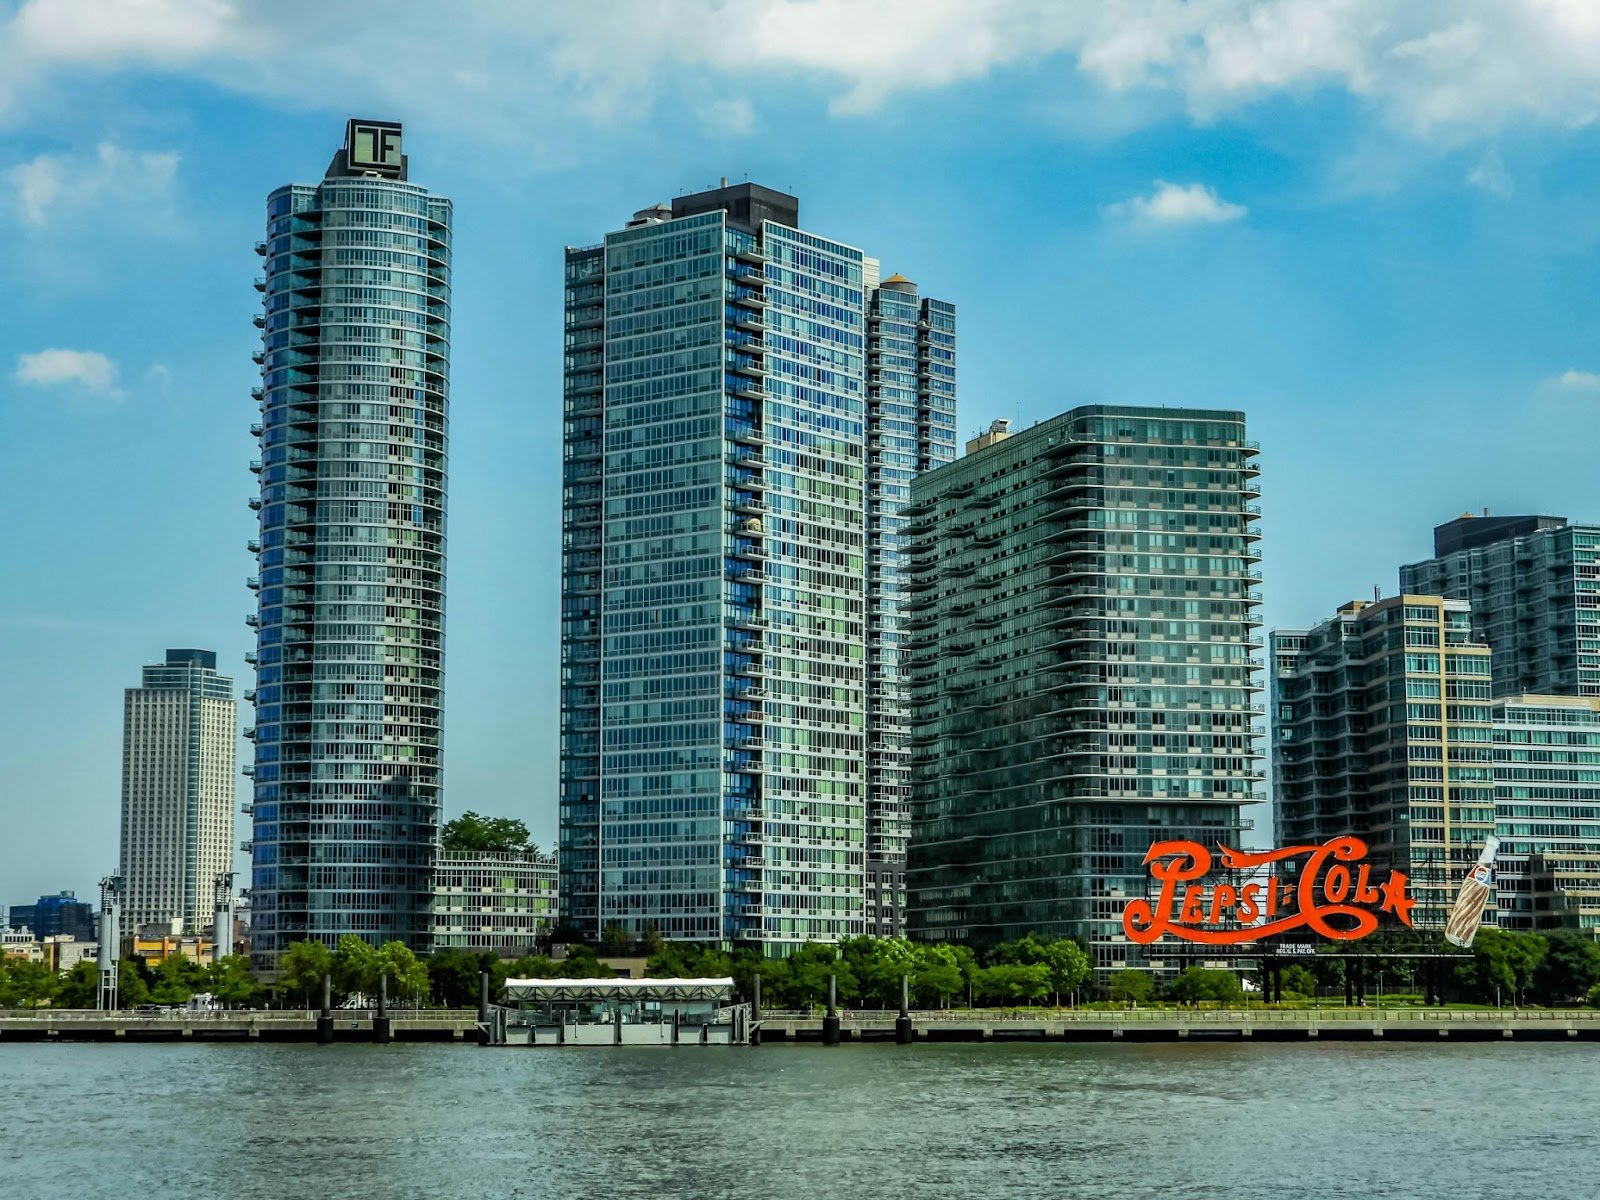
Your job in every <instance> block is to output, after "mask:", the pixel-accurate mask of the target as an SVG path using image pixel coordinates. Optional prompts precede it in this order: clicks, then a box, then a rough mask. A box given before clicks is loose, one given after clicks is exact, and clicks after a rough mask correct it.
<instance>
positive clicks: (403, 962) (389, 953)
mask: <svg viewBox="0 0 1600 1200" xmlns="http://www.w3.org/2000/svg"><path fill="white" fill-rule="evenodd" d="M372 958H373V967H374V972H373V977H372V987H371V990H372V991H373V992H377V990H378V988H379V981H380V980H381V979H384V978H387V979H388V980H389V998H390V999H391V1000H421V999H422V998H423V997H424V996H426V995H427V994H428V968H427V967H426V966H424V965H423V963H422V960H421V959H419V958H418V957H417V956H416V955H415V954H414V953H412V951H411V947H410V946H407V945H406V944H405V943H404V942H399V941H395V942H385V943H384V944H383V945H381V946H379V947H378V949H377V952H376V953H375V954H374V955H373V956H372Z"/></svg>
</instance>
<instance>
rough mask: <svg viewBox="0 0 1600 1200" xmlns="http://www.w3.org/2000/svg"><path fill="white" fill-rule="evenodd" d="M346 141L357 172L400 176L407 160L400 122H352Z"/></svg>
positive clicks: (350, 161) (351, 160)
mask: <svg viewBox="0 0 1600 1200" xmlns="http://www.w3.org/2000/svg"><path fill="white" fill-rule="evenodd" d="M346 138H347V139H348V140H347V145H348V146H349V159H348V161H349V163H350V166H351V167H352V168H353V169H355V170H358V171H377V172H379V173H381V174H384V175H393V176H397V177H398V176H399V174H400V172H401V170H402V168H403V167H404V165H405V160H404V158H402V157H401V154H400V126H399V124H398V123H397V122H394V121H361V120H352V121H351V122H350V127H349V130H348V131H347V133H346Z"/></svg>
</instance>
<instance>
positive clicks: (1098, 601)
mask: <svg viewBox="0 0 1600 1200" xmlns="http://www.w3.org/2000/svg"><path fill="white" fill-rule="evenodd" d="M999 424H1000V423H997V426H999ZM1244 435H1245V424H1244V415H1243V414H1242V413H1239V412H1232V411H1213V410H1204V409H1182V408H1173V409H1149V408H1123V407H1112V406H1099V405H1096V406H1090V407H1085V408H1079V409H1074V410H1072V411H1070V412H1068V413H1065V414H1063V415H1061V416H1058V417H1054V418H1052V419H1050V420H1048V421H1043V422H1041V423H1039V424H1037V425H1035V426H1033V427H1032V428H1030V429H1027V430H1024V431H1021V432H1019V433H1015V434H1012V433H1009V432H1008V431H1007V430H1006V429H1004V428H1003V427H997V428H996V429H995V430H993V431H991V432H990V433H989V434H986V435H985V436H983V437H981V438H979V439H976V440H975V441H973V442H970V443H969V444H968V447H967V450H968V452H967V454H966V456H965V457H963V458H961V459H960V460H958V461H956V462H954V463H951V464H950V465H948V466H944V467H940V468H939V469H937V470H935V471H932V472H930V473H928V474H926V475H922V476H919V477H918V478H917V480H916V481H915V482H914V483H913V484H912V487H911V493H912V504H911V506H910V507H909V508H908V509H906V510H905V515H906V516H907V518H908V519H909V523H908V525H907V527H906V529H905V531H904V532H905V533H906V535H907V536H908V537H909V539H910V542H911V562H910V571H909V580H908V582H907V584H906V592H907V600H906V605H905V609H904V612H905V614H906V627H905V628H906V637H907V641H906V642H905V652H906V654H907V657H908V669H909V677H910V688H911V717H912V720H911V724H912V732H913V736H912V739H911V745H912V759H911V772H912V775H911V796H912V805H911V810H912V820H911V846H910V852H909V860H908V864H907V891H908V893H909V901H910V929H911V932H912V934H913V936H917V937H921V938H926V939H929V940H952V941H965V942H972V943H976V944H984V943H992V942H996V941H1001V940H1005V939H1008V938H1014V937H1019V936H1021V935H1022V934H1025V933H1028V932H1037V933H1040V934H1046V935H1050V936H1065V937H1078V938H1083V939H1085V940H1086V941H1087V942H1088V944H1089V945H1090V947H1091V948H1092V950H1093V955H1094V961H1095V964H1096V966H1097V967H1099V968H1101V969H1111V968H1116V967H1121V966H1124V965H1130V964H1132V965H1145V964H1146V963H1147V962H1149V960H1147V959H1146V958H1145V957H1144V955H1145V954H1146V953H1152V954H1153V953H1157V952H1158V951H1157V950H1156V948H1154V947H1152V948H1150V950H1149V951H1148V952H1147V951H1146V950H1145V949H1144V948H1141V947H1135V946H1131V945H1130V944H1129V943H1128V942H1127V940H1126V938H1125V936H1124V934H1123V932H1122V924H1121V916H1122V910H1123V908H1124V907H1125V906H1126V904H1127V903H1128V901H1129V900H1130V899H1132V898H1133V897H1136V896H1143V895H1144V894H1145V886H1146V881H1147V878H1148V872H1147V871H1146V869H1145V867H1144V865H1143V858H1144V854H1145V851H1146V850H1148V849H1149V847H1150V845H1151V844H1152V843H1153V842H1155V841H1158V840H1161V839H1164V838H1193V839H1196V840H1199V841H1202V842H1205V843H1207V844H1211V845H1214V844H1216V843H1217V842H1225V843H1228V844H1232V845H1237V844H1238V842H1239V837H1240V831H1241V829H1242V828H1243V826H1244V821H1243V819H1242V818H1241V816H1240V809H1241V808H1242V807H1243V806H1244V805H1246V804H1249V803H1251V802H1253V801H1254V800H1256V799H1258V797H1259V787H1260V781H1261V778H1262V772H1261V761H1260V751H1259V749H1258V746H1257V734H1256V732H1255V724H1256V720H1257V718H1258V716H1259V714H1260V711H1261V710H1260V708H1259V707H1258V706H1257V699H1256V694H1257V692H1259V690H1260V684H1259V682H1258V675H1259V672H1260V661H1259V659H1258V657H1257V654H1258V651H1259V648H1260V645H1261V642H1260V640H1259V635H1258V633H1257V628H1258V626H1259V621H1258V620H1257V617H1256V606H1257V605H1258V604H1259V603H1260V592H1259V591H1258V587H1259V584H1260V579H1261V577H1260V575H1259V573H1258V566H1257V564H1258V562H1259V554H1258V552H1257V547H1256V541H1257V537H1258V535H1257V534H1256V532H1255V529H1254V524H1255V521H1256V517H1257V513H1258V509H1257V506H1256V505H1254V504H1253V503H1251V501H1253V500H1254V499H1255V497H1256V496H1258V495H1259V490H1258V488H1257V486H1256V476H1257V474H1258V472H1257V468H1256V465H1255V458H1256V447H1255V445H1254V443H1252V442H1249V441H1246V440H1245V436H1244ZM1150 965H1156V964H1154V963H1150Z"/></svg>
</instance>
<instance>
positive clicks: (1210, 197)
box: [1105, 179, 1250, 228]
mask: <svg viewBox="0 0 1600 1200" xmlns="http://www.w3.org/2000/svg"><path fill="white" fill-rule="evenodd" d="M1249 211H1250V210H1249V209H1247V208H1245V206H1244V205H1242V204H1229V203H1228V202H1227V201H1226V200H1224V199H1222V197H1220V196H1218V195H1217V193H1216V192H1215V191H1213V190H1212V189H1211V188H1209V187H1207V186H1206V185H1205V184H1203V183H1189V184H1181V183H1168V182H1167V181H1166V180H1165V179H1158V180H1156V183H1155V191H1153V192H1151V193H1150V194H1149V195H1147V196H1133V197H1130V198H1129V199H1127V200H1122V201H1119V202H1118V203H1116V204H1108V205H1107V206H1106V209H1105V213H1106V215H1107V216H1108V217H1111V218H1113V219H1115V220H1121V221H1127V222H1128V223H1129V224H1131V225H1140V226H1144V227H1147V228H1148V227H1152V226H1172V225H1222V224H1226V223H1227V222H1229V221H1237V220H1240V219H1241V218H1242V217H1244V215H1245V214H1246V213H1247V212H1249Z"/></svg>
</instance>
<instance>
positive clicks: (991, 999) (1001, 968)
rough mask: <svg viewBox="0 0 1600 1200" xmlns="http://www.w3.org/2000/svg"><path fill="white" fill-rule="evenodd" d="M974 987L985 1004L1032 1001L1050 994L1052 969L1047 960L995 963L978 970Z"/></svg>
mask: <svg viewBox="0 0 1600 1200" xmlns="http://www.w3.org/2000/svg"><path fill="white" fill-rule="evenodd" d="M975 988H976V991H977V994H978V999H979V1001H980V1002H982V1003H985V1004H1033V1003H1035V1002H1037V1001H1039V1000H1043V999H1044V998H1045V997H1046V996H1048V995H1049V994H1050V968H1049V967H1047V966H1045V964H1044V963H1018V962H1009V963H1007V962H1002V963H995V964H994V965H993V966H989V967H984V968H983V969H982V970H981V971H979V972H978V978H977V980H976V983H975Z"/></svg>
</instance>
